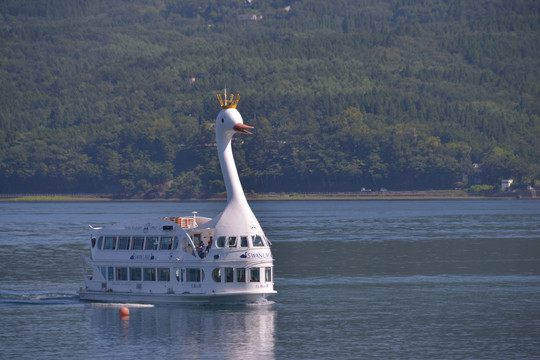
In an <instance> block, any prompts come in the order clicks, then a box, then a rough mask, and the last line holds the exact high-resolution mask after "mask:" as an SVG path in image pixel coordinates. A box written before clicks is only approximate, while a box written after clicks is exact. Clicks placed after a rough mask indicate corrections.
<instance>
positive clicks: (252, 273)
mask: <svg viewBox="0 0 540 360" xmlns="http://www.w3.org/2000/svg"><path fill="white" fill-rule="evenodd" d="M249 281H250V282H259V281H261V276H260V269H259V268H252V269H249Z"/></svg>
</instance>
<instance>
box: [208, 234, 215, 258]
mask: <svg viewBox="0 0 540 360" xmlns="http://www.w3.org/2000/svg"><path fill="white" fill-rule="evenodd" d="M213 241H214V238H213V237H211V236H210V240H209V241H208V246H207V247H206V254H208V253H209V252H210V248H211V247H212V242H213Z"/></svg>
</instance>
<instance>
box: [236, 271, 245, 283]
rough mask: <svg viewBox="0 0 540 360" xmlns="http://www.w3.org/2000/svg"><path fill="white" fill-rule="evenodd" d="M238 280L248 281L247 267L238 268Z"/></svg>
mask: <svg viewBox="0 0 540 360" xmlns="http://www.w3.org/2000/svg"><path fill="white" fill-rule="evenodd" d="M236 281H238V282H246V269H244V268H238V269H236Z"/></svg>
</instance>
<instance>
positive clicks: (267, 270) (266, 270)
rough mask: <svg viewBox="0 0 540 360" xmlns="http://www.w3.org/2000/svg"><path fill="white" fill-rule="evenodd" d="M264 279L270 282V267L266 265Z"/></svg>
mask: <svg viewBox="0 0 540 360" xmlns="http://www.w3.org/2000/svg"><path fill="white" fill-rule="evenodd" d="M264 281H266V282H272V268H270V267H267V268H265V270H264Z"/></svg>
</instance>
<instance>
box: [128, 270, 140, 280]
mask: <svg viewBox="0 0 540 360" xmlns="http://www.w3.org/2000/svg"><path fill="white" fill-rule="evenodd" d="M129 280H131V281H141V280H142V271H141V268H129Z"/></svg>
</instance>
